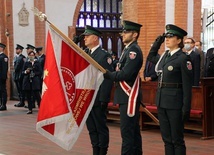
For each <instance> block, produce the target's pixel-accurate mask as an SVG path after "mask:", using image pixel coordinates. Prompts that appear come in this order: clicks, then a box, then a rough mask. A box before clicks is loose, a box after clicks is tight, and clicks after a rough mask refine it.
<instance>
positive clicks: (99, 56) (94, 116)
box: [82, 25, 113, 155]
mask: <svg viewBox="0 0 214 155" xmlns="http://www.w3.org/2000/svg"><path fill="white" fill-rule="evenodd" d="M82 35H83V36H84V41H85V46H87V48H88V49H89V53H88V54H89V55H90V56H91V57H92V58H93V59H94V60H95V61H96V62H97V63H99V64H100V65H101V66H102V67H103V68H107V69H109V70H110V71H113V67H112V58H111V55H110V54H109V53H108V52H106V51H105V50H104V49H102V48H101V46H100V45H99V38H100V37H101V32H100V31H99V30H97V29H95V28H93V27H91V26H89V25H87V26H86V27H85V32H84V33H83V34H82ZM112 85H113V82H112V81H111V80H109V79H104V81H103V82H102V84H101V86H100V88H99V91H98V93H97V96H96V99H95V101H94V104H93V107H92V109H91V112H90V114H89V116H88V118H87V120H86V125H87V129H88V131H89V136H90V140H91V144H92V147H93V155H106V154H107V151H108V147H109V129H108V126H107V125H106V120H107V116H106V109H107V106H108V102H109V101H110V95H111V90H112Z"/></svg>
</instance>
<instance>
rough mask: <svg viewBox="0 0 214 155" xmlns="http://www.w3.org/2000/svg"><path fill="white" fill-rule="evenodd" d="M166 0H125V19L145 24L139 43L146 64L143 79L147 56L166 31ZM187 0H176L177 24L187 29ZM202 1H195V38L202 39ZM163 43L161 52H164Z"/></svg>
mask: <svg viewBox="0 0 214 155" xmlns="http://www.w3.org/2000/svg"><path fill="white" fill-rule="evenodd" d="M165 5H166V4H165V0H159V1H157V0H149V1H148V0H132V1H130V0H123V19H126V20H131V21H134V22H137V23H140V24H142V25H143V27H142V28H141V32H140V33H141V35H140V37H139V39H138V43H139V45H140V47H141V49H142V51H143V56H144V64H143V66H142V68H141V71H140V76H141V77H142V79H143V73H142V72H143V70H144V66H145V62H146V57H147V55H148V52H149V50H150V46H151V44H152V43H153V42H154V40H155V38H156V37H157V36H159V35H161V34H162V33H163V32H165ZM187 11H188V10H187V1H186V0H175V15H174V18H175V24H176V25H178V26H179V27H181V28H184V29H187V22H186V21H187V13H188V12H187ZM200 16H201V1H200V0H198V1H194V36H193V37H194V38H195V39H197V40H198V39H200V30H201V22H200V19H201V17H200ZM164 48H165V47H164V46H163V45H162V46H161V48H160V50H159V53H160V54H161V53H163V52H164Z"/></svg>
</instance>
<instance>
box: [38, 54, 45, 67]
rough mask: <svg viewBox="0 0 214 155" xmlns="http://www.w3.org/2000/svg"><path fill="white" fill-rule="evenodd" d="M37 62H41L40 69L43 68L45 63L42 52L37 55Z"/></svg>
mask: <svg viewBox="0 0 214 155" xmlns="http://www.w3.org/2000/svg"><path fill="white" fill-rule="evenodd" d="M37 59H38V61H39V63H40V64H41V67H42V70H44V65H45V55H44V54H42V55H41V56H39V57H38V58H37Z"/></svg>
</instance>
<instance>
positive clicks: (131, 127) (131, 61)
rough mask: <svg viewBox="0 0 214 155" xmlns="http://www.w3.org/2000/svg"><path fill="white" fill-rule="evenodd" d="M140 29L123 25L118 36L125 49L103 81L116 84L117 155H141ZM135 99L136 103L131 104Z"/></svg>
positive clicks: (128, 22) (136, 25) (133, 25)
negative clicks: (113, 68) (118, 141)
mask: <svg viewBox="0 0 214 155" xmlns="http://www.w3.org/2000/svg"><path fill="white" fill-rule="evenodd" d="M141 27H142V25H140V24H138V23H134V22H131V21H126V20H125V21H123V31H122V33H121V36H122V39H123V43H124V44H125V45H126V46H125V49H124V50H123V53H122V55H121V57H120V59H119V63H118V65H117V67H116V71H114V72H110V71H108V70H107V72H106V74H104V77H106V78H110V79H112V80H113V81H115V82H116V89H115V94H114V103H117V104H119V110H120V130H121V136H122V148H121V155H141V154H142V138H141V133H140V126H139V108H140V104H141V98H142V93H141V91H140V79H139V71H140V69H141V67H142V64H143V55H142V51H141V49H140V47H139V45H138V43H137V39H138V37H139V35H140V28H141ZM135 99H136V100H135Z"/></svg>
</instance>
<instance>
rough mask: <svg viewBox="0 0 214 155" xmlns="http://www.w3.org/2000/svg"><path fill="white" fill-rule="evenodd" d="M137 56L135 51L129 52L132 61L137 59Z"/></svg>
mask: <svg viewBox="0 0 214 155" xmlns="http://www.w3.org/2000/svg"><path fill="white" fill-rule="evenodd" d="M136 55H137V53H136V52H134V51H131V52H129V58H130V59H132V60H133V59H135V58H136Z"/></svg>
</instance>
